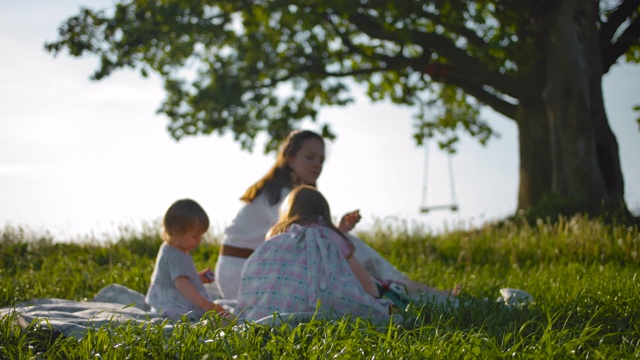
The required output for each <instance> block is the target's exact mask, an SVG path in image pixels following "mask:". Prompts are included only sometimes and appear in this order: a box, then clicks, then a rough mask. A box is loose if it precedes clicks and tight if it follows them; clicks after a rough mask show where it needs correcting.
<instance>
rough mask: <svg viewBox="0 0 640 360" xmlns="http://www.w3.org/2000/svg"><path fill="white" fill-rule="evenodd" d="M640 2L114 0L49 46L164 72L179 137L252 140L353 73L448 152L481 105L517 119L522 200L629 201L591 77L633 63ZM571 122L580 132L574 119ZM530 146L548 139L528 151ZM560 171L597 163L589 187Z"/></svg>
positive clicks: (273, 137) (342, 93)
mask: <svg viewBox="0 0 640 360" xmlns="http://www.w3.org/2000/svg"><path fill="white" fill-rule="evenodd" d="M639 15H640V1H638V0H618V1H605V0H602V1H596V0H562V1H557V0H530V1H522V0H503V1H495V0H494V1H491V0H434V1H423V0H405V1H392V0H359V1H341V0H340V1H338V0H300V1H297V2H295V3H292V2H289V1H282V0H253V1H246V0H220V1H206V0H167V1H148V0H122V1H119V2H118V3H117V4H116V5H115V6H114V8H112V9H106V10H92V9H89V8H82V9H80V11H79V13H78V14H77V15H75V16H72V17H70V18H69V19H67V20H66V21H65V22H64V23H63V24H62V25H61V26H60V28H59V39H57V41H54V42H51V43H48V44H46V45H45V46H46V49H47V50H48V51H50V52H52V53H54V54H57V53H58V52H60V51H63V50H64V49H66V50H67V51H68V52H69V53H70V54H71V55H72V56H78V57H79V56H84V55H85V54H87V53H88V54H93V55H97V56H98V57H99V58H100V65H99V67H98V69H97V70H96V71H95V73H94V74H93V75H92V78H93V79H96V80H100V79H103V78H105V77H107V76H109V75H110V74H111V73H113V72H114V71H116V70H118V69H121V68H137V69H139V71H140V72H141V74H142V75H143V76H147V74H149V73H157V74H159V75H160V77H161V78H162V79H163V80H164V87H165V90H166V98H165V100H164V102H163V103H162V104H161V105H160V108H159V110H158V111H159V112H160V113H162V114H165V115H166V116H167V118H168V119H169V120H170V122H169V125H168V130H169V132H170V133H171V135H172V136H173V137H174V138H176V139H180V138H182V137H184V136H190V135H195V134H211V133H214V132H215V133H218V134H222V133H225V132H232V133H233V134H234V136H235V139H236V140H237V141H239V142H240V143H241V145H242V146H243V147H244V148H247V149H251V148H253V146H254V139H255V137H256V135H258V134H259V133H262V132H264V133H266V134H268V138H269V139H270V141H269V142H268V144H267V147H268V149H274V148H275V147H276V146H277V143H278V142H279V141H280V140H281V139H283V138H284V137H285V135H286V134H287V133H288V132H289V131H290V129H292V128H296V127H298V126H299V123H300V122H301V121H303V120H306V119H311V120H314V121H316V119H317V115H318V112H319V111H321V109H322V108H323V107H326V106H332V105H333V106H343V105H346V104H348V103H350V102H352V101H353V93H352V87H353V86H354V84H360V85H363V86H364V88H365V89H366V94H367V96H368V97H369V98H370V99H371V100H373V101H391V102H392V103H395V104H402V105H407V106H411V107H412V108H413V109H415V133H414V134H413V136H414V138H415V140H416V141H417V142H418V143H420V142H421V141H422V139H423V138H424V137H425V136H428V137H433V136H436V137H438V139H439V140H440V143H441V146H442V147H443V148H447V149H450V150H451V149H453V147H452V146H453V145H454V144H455V142H456V141H457V139H458V135H459V131H466V132H467V133H469V134H470V135H471V136H473V137H475V138H476V139H478V140H479V141H480V142H481V143H483V144H484V143H486V142H487V141H488V140H489V139H490V138H491V136H492V135H493V131H492V128H491V126H490V124H488V123H487V122H486V121H485V120H483V119H482V118H481V117H480V109H481V107H482V106H489V107H491V108H492V109H494V110H495V111H497V112H498V113H500V114H502V115H504V116H505V117H507V118H509V119H513V120H514V121H515V122H516V123H517V125H518V128H519V131H520V135H519V136H520V142H521V145H520V158H521V174H520V175H521V183H520V194H519V207H521V208H529V207H530V206H531V205H532V204H535V203H537V202H539V201H541V199H543V198H544V197H545V196H547V195H549V194H560V195H563V196H567V197H570V198H573V199H574V200H575V199H578V200H580V199H581V198H582V197H584V196H587V197H590V198H589V200H588V201H587V202H588V203H589V204H591V205H594V204H596V203H598V202H602V200H603V199H604V200H606V201H607V202H609V201H612V204H614V205H615V206H620V205H622V206H623V207H625V208H626V205H624V200H620V198H621V196H623V190H620V189H619V188H620V187H621V184H622V175H621V174H618V172H619V169H617V168H619V160H618V155H617V143H616V142H615V137H614V136H613V135H612V134H611V136H609V135H608V134H609V133H610V129H609V128H608V120H607V119H606V114H605V113H604V111H603V110H604V105H603V104H602V99H601V97H602V96H601V95H602V94H601V91H602V90H601V88H599V86H600V81H601V78H602V75H603V74H605V73H606V72H607V71H609V69H610V68H611V67H612V66H613V65H614V64H615V63H616V62H617V61H619V60H620V59H623V60H624V61H629V62H635V63H637V62H638V61H640V42H639V39H640V16H639ZM580 92H582V93H584V94H583V95H581V96H583V97H584V98H580V96H576V95H577V94H579V93H580ZM551 94H559V95H558V96H557V97H556V98H553V99H552V97H551ZM566 94H570V96H566V97H565V95H566ZM558 97H559V98H560V99H558ZM576 98H578V100H576ZM598 99H599V100H598ZM576 101H577V102H576ZM600 108H602V109H601V110H602V111H600ZM568 109H572V110H568ZM596 113H597V115H589V114H596ZM565 119H573V120H570V121H569V120H567V121H569V122H566V123H565V125H559V124H561V123H562V122H563V121H564V120H565ZM390 121H393V120H390ZM573 121H576V124H577V123H579V122H581V121H586V122H587V123H588V124H589V125H588V127H589V129H590V130H588V132H583V131H581V130H580V131H573V130H568V129H573V126H574V125H571V126H569V125H567V124H568V123H570V122H573ZM639 122H640V119H639ZM575 126H577V125H575ZM322 128H323V135H324V136H328V137H331V136H333V133H332V131H331V127H330V124H322ZM598 129H600V130H602V133H603V134H604V135H600V134H599V133H598V131H600V130H598ZM603 129H604V130H603ZM549 133H551V135H550V134H549ZM524 134H530V136H527V137H525V136H524ZM528 137H530V139H529V138H528ZM571 137H572V138H573V140H571V146H574V145H576V144H577V143H578V142H580V141H586V142H588V143H589V144H588V146H590V147H593V154H591V153H589V154H587V155H580V154H573V153H570V150H569V149H567V148H566V146H564V147H563V146H562V145H561V143H562V142H563V141H568V139H569V138H571ZM535 144H537V146H541V147H543V148H545V149H548V150H545V151H543V154H541V155H536V154H533V153H532V146H534V145H535ZM603 154H604V155H603ZM576 156H586V158H576ZM605 158H606V159H605ZM603 159H604V160H603ZM581 162H582V163H591V162H594V164H596V165H593V164H591V165H593V166H591V165H590V167H591V168H590V169H584V170H580V169H578V168H577V167H579V166H578V165H577V164H578V163H581ZM606 162H612V163H613V165H612V166H610V167H611V168H607V165H606V164H605V163H606ZM573 163H576V169H573V170H560V167H566V166H567V165H570V164H573ZM603 164H604V165H603ZM537 169H540V170H539V171H540V173H541V174H535V175H534V174H533V171H536V170H537ZM567 171H571V172H572V174H573V175H576V176H577V177H580V176H584V174H583V175H580V174H582V173H584V172H587V173H590V174H591V173H595V172H597V173H598V174H596V175H594V180H593V182H594V184H591V185H584V186H583V185H581V184H577V183H572V182H573V181H577V180H571V179H567V180H564V179H563V177H565V174H566V173H567ZM580 171H582V173H581V172H580ZM607 174H608V175H607ZM607 176H609V177H612V178H613V180H611V181H609V183H606V182H607ZM596 177H600V178H601V179H595V178H596ZM603 179H604V180H603ZM596 187H600V188H603V190H602V191H600V190H598V191H596V192H597V194H596V195H587V193H588V192H593V191H594V189H595V188H596ZM567 189H569V190H567ZM574 189H576V190H574ZM621 191H622V192H621ZM620 201H622V203H620Z"/></svg>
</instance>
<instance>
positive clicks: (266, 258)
mask: <svg viewBox="0 0 640 360" xmlns="http://www.w3.org/2000/svg"><path fill="white" fill-rule="evenodd" d="M285 204H286V205H288V206H287V207H286V210H285V212H283V213H282V216H281V218H280V221H279V222H278V223H277V224H276V225H274V226H273V227H272V228H271V231H270V234H269V235H273V237H270V238H269V239H268V240H267V241H266V242H265V243H263V244H262V245H261V246H260V247H258V248H257V249H256V250H255V251H254V252H253V253H252V254H251V256H250V257H249V258H248V259H247V260H246V262H245V264H244V267H243V269H242V279H241V282H240V288H239V291H238V304H237V308H236V310H235V311H236V314H237V315H238V316H240V317H242V318H244V319H246V320H259V319H261V318H264V317H266V316H270V315H273V314H274V313H276V312H277V313H279V314H286V313H309V312H314V311H315V310H316V308H317V306H318V304H320V305H319V310H320V311H321V312H323V313H328V314H332V315H338V316H342V315H346V314H352V315H355V316H364V317H371V318H375V319H378V320H382V319H388V317H389V314H390V307H389V305H390V302H389V301H386V300H384V299H379V298H378V297H379V293H378V289H377V286H376V284H375V283H374V281H373V279H372V278H371V277H370V276H369V274H368V273H367V271H366V270H365V269H364V267H363V266H362V265H361V264H360V262H359V261H358V260H357V259H356V258H355V256H353V255H354V249H355V248H354V246H353V244H352V243H351V241H350V240H349V239H348V238H347V237H346V236H345V235H344V233H343V232H342V231H340V230H339V229H338V228H337V227H336V226H334V225H333V224H332V223H331V221H330V219H331V214H330V212H329V205H328V203H327V201H326V199H325V198H324V197H323V196H322V194H321V193H320V192H318V191H317V190H316V189H315V188H314V187H312V186H308V185H301V186H299V187H296V188H295V189H293V190H292V192H291V194H290V195H289V201H288V203H285Z"/></svg>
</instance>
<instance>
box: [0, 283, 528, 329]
mask: <svg viewBox="0 0 640 360" xmlns="http://www.w3.org/2000/svg"><path fill="white" fill-rule="evenodd" d="M207 290H208V291H211V293H210V294H209V295H210V297H212V298H216V296H218V298H217V299H218V300H215V302H216V303H218V304H220V305H222V306H224V307H225V308H227V309H228V310H233V307H234V306H235V301H234V300H224V299H219V294H217V293H215V290H214V289H213V288H212V289H207ZM501 295H502V296H501V297H500V298H498V302H503V303H505V305H517V304H522V303H529V302H532V301H533V297H532V296H531V295H530V294H529V293H527V292H526V291H523V290H519V289H501ZM415 300H416V299H415V298H414V301H415ZM424 301H425V299H422V301H421V302H424ZM427 302H431V303H434V304H436V305H438V304H439V306H446V307H449V308H450V309H454V308H456V307H457V303H455V302H454V303H448V302H444V301H443V299H430V300H427ZM11 315H15V318H16V320H17V322H18V324H19V325H20V326H21V327H22V328H26V327H28V326H30V325H31V324H34V322H36V323H39V324H40V325H41V326H42V327H43V328H50V329H51V330H53V331H55V332H59V333H61V334H62V335H64V336H72V337H75V338H77V339H81V338H82V337H84V336H85V335H86V334H87V332H88V331H89V329H97V328H100V327H102V326H106V325H114V326H117V325H120V324H123V323H127V322H130V323H135V324H162V327H163V330H164V331H165V333H167V334H170V333H171V331H173V322H171V321H169V320H167V319H165V318H161V317H160V316H159V315H158V314H157V313H156V312H154V311H153V310H152V309H151V308H150V307H149V306H148V305H147V304H146V303H145V301H144V294H141V293H139V292H137V291H134V290H132V289H129V288H127V287H125V286H122V285H119V284H111V285H107V286H106V287H104V288H103V289H101V290H100V291H99V292H98V293H97V294H96V296H95V297H94V298H93V299H92V300H91V301H74V300H66V299H58V298H43V299H36V300H30V301H26V302H23V303H20V304H17V305H15V306H11V307H4V308H0V318H4V317H5V316H11ZM314 318H315V319H321V320H338V319H339V318H340V316H337V315H334V316H332V315H327V314H324V315H321V316H318V314H315V313H283V314H275V315H271V316H267V317H264V318H262V319H259V320H256V321H253V323H255V324H260V325H267V326H279V325H280V324H282V323H283V322H287V323H289V324H292V325H297V324H300V323H304V322H308V321H310V320H311V319H314ZM393 318H394V321H393V322H395V323H398V322H402V317H401V316H398V315H394V316H393ZM372 320H374V323H375V319H372ZM241 323H243V320H242V319H240V321H239V324H241Z"/></svg>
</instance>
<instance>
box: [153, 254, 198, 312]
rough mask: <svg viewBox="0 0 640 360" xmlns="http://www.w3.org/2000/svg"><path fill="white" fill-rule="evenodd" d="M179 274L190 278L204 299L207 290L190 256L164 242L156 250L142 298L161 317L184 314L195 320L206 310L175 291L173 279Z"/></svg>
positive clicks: (176, 289)
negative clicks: (144, 294) (147, 287)
mask: <svg viewBox="0 0 640 360" xmlns="http://www.w3.org/2000/svg"><path fill="white" fill-rule="evenodd" d="M180 276H186V277H187V278H189V282H191V284H193V286H194V287H195V288H196V289H197V290H198V292H199V293H200V294H201V295H202V296H204V297H205V298H207V295H206V290H205V288H204V285H203V284H202V281H201V280H200V276H199V275H198V272H197V271H196V266H195V264H194V262H193V258H192V257H191V255H189V254H187V253H185V252H183V251H180V250H178V249H176V248H174V247H173V246H170V245H167V244H166V243H163V244H162V245H161V246H160V251H158V257H157V259H156V265H155V268H154V269H153V274H152V275H151V284H150V285H149V290H148V291H147V296H146V297H145V301H146V302H147V304H149V305H150V306H151V307H153V308H154V309H155V310H156V311H158V313H159V314H160V316H162V317H167V318H174V319H175V318H179V317H180V316H182V315H187V316H188V317H189V318H191V319H193V320H197V319H199V318H200V317H201V316H202V315H204V313H205V311H204V310H203V309H201V308H199V307H198V306H196V305H195V304H193V303H192V302H191V301H189V300H187V298H185V297H184V296H182V294H181V293H180V292H179V291H178V288H176V283H175V281H176V279H177V278H178V277H180Z"/></svg>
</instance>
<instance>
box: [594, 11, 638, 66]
mask: <svg viewBox="0 0 640 360" xmlns="http://www.w3.org/2000/svg"><path fill="white" fill-rule="evenodd" d="M639 37H640V16H639V17H636V18H635V19H633V21H632V22H631V23H630V24H629V26H628V27H627V28H626V29H625V31H624V32H623V33H622V35H620V36H619V37H618V38H617V39H616V42H615V43H613V44H611V43H607V46H606V47H604V48H602V49H601V54H602V55H601V56H602V73H603V74H605V73H607V72H608V71H609V69H611V66H613V64H615V63H616V61H617V60H618V58H619V57H620V56H622V55H624V53H626V52H627V50H629V48H630V47H631V46H632V45H634V44H637V43H638V38H639Z"/></svg>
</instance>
